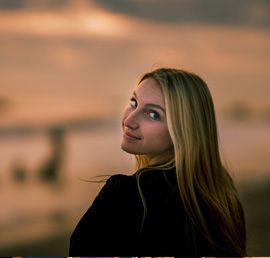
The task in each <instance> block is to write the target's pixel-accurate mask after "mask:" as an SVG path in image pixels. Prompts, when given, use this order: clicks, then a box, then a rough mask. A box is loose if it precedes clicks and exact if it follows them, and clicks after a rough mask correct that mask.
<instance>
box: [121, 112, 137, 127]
mask: <svg viewBox="0 0 270 258" xmlns="http://www.w3.org/2000/svg"><path fill="white" fill-rule="evenodd" d="M123 125H124V126H125V127H128V128H131V129H137V128H138V127H139V123H138V116H137V113H136V110H134V111H132V112H130V113H127V112H126V113H125V114H124V119H123Z"/></svg>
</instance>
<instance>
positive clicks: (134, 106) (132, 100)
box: [130, 97, 160, 120]
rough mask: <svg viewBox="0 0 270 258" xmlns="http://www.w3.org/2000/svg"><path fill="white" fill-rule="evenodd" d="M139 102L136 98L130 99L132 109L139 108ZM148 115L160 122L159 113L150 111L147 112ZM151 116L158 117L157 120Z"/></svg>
mask: <svg viewBox="0 0 270 258" xmlns="http://www.w3.org/2000/svg"><path fill="white" fill-rule="evenodd" d="M132 102H135V103H136V104H132ZM137 105H138V104H137V100H136V99H135V98H133V97H132V98H131V99H130V106H131V107H133V108H136V107H137ZM147 114H148V115H149V116H150V117H151V118H152V119H154V120H160V115H159V113H158V112H156V111H154V110H149V111H148V112H147ZM150 114H155V115H156V116H157V118H154V117H152V116H151V115H150Z"/></svg>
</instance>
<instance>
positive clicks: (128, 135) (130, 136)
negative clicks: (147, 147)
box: [123, 131, 141, 140]
mask: <svg viewBox="0 0 270 258" xmlns="http://www.w3.org/2000/svg"><path fill="white" fill-rule="evenodd" d="M123 137H124V138H125V139H127V140H141V138H140V137H137V136H136V135H134V134H132V133H130V132H126V131H125V132H124V133H123Z"/></svg>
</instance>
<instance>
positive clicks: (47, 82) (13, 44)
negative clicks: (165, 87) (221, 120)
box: [0, 0, 270, 127]
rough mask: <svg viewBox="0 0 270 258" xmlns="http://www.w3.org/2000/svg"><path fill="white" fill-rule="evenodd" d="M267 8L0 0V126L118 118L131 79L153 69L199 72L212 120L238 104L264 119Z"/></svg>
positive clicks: (269, 76)
mask: <svg viewBox="0 0 270 258" xmlns="http://www.w3.org/2000/svg"><path fill="white" fill-rule="evenodd" d="M153 2H155V4H153ZM112 3H113V4H112ZM269 6H270V4H269V3H268V2H267V1H263V0H261V1H256V4H255V3H254V1H243V0H242V1H237V2H236V3H235V1H226V2H224V1H223V2H221V3H218V4H217V3H216V2H215V1H211V0H207V1H204V2H203V4H202V1H197V0H192V1H173V0H170V1H161V0H159V1H151V0H148V1H135V0H128V1H121V0H118V1H113V2H112V1H106V0H102V1H85V0H76V1H74V0H73V1H72V0H69V1H68V0H61V1H60V0H59V1H44V0H39V1H31V0H20V1H19V0H12V1H10V0H9V1H4V0H2V1H0V115H1V116H0V125H1V126H4V127H6V126H8V127H9V126H20V125H22V124H24V125H25V124H29V125H36V124H40V125H46V124H53V123H56V122H58V121H59V120H63V121H64V120H76V119H90V118H96V117H98V118H102V119H108V118H112V117H119V116H121V113H122V110H123V108H124V107H125V105H126V104H127V103H128V101H129V97H130V96H129V95H130V92H131V91H132V89H133V87H134V85H135V84H136V82H137V80H138V78H139V77H140V75H141V74H142V73H144V72H147V71H149V70H151V69H153V68H157V67H160V66H170V67H178V68H184V69H187V70H191V71H193V72H195V73H198V74H199V75H201V76H202V77H203V78H204V79H205V80H206V82H207V83H208V85H209V87H210V90H211V92H212V95H213V98H214V102H215V105H216V108H217V111H218V112H219V113H220V114H221V116H222V115H223V116H224V114H226V112H227V111H226V110H228V109H230V108H231V107H233V106H235V105H238V104H239V105H244V106H246V107H249V108H250V109H252V110H253V111H254V114H257V116H261V117H265V116H267V114H268V113H269V110H270V104H269V101H268V99H269V97H268V96H269V93H270V87H269V81H270V73H269V67H270V32H269V26H270V18H269V15H267V14H268V13H269V12H268V11H269V10H270V7H269Z"/></svg>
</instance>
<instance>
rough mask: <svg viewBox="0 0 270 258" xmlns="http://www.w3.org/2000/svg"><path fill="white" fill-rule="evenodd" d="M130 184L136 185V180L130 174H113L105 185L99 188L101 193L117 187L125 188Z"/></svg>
mask: <svg viewBox="0 0 270 258" xmlns="http://www.w3.org/2000/svg"><path fill="white" fill-rule="evenodd" d="M131 185H136V180H135V179H134V177H133V176H132V175H124V174H114V175H112V176H110V177H109V178H108V179H107V181H106V183H105V185H104V186H103V187H102V189H101V191H100V192H101V193H106V192H108V191H113V190H116V189H117V188H119V187H120V188H121V187H124V188H127V187H130V186H131Z"/></svg>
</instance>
